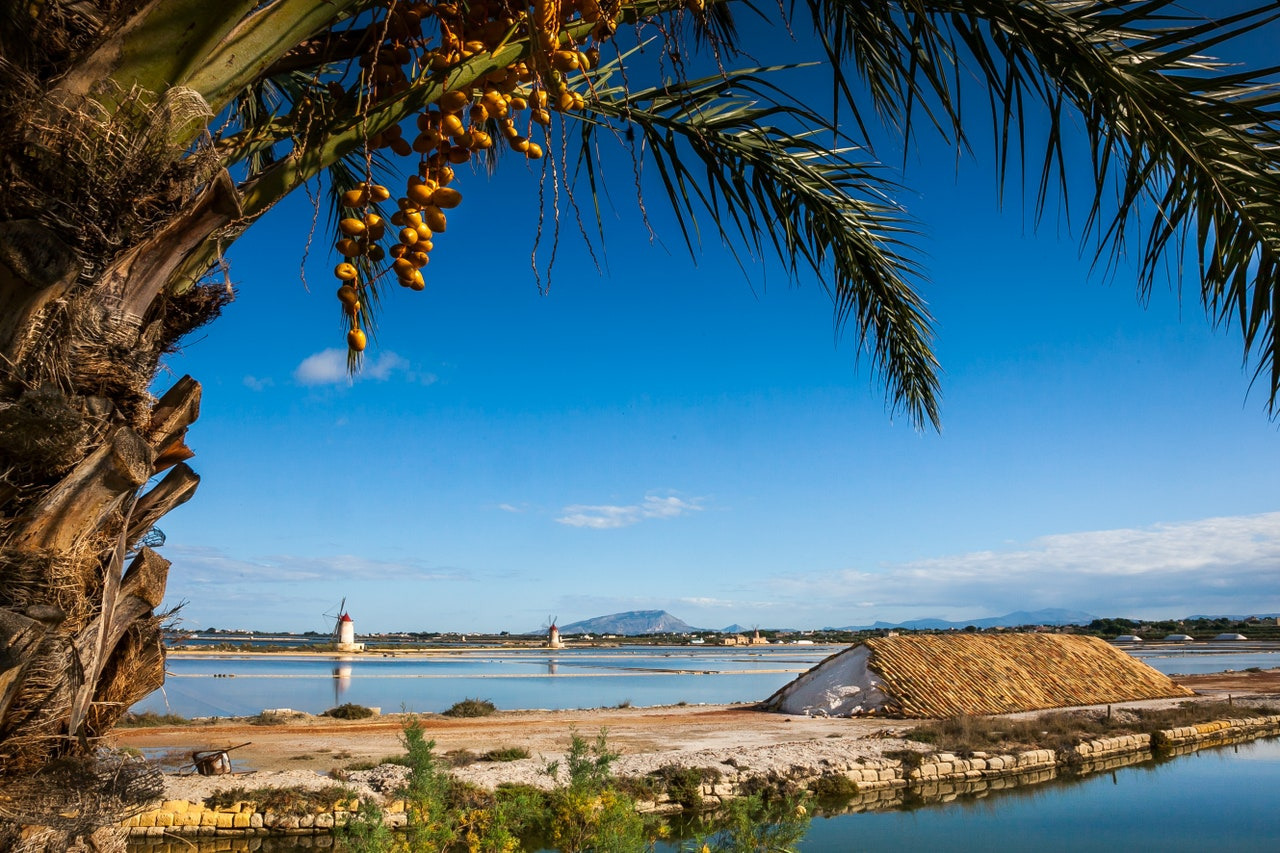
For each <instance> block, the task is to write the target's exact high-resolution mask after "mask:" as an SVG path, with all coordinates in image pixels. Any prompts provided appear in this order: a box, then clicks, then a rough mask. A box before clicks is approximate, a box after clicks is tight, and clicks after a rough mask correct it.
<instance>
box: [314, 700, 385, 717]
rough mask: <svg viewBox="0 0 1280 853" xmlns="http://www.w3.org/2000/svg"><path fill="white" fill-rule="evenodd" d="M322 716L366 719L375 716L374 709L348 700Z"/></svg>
mask: <svg viewBox="0 0 1280 853" xmlns="http://www.w3.org/2000/svg"><path fill="white" fill-rule="evenodd" d="M320 716H322V717H333V718H334V719H335V720H365V719H368V718H369V717H372V716H373V709H372V708H366V707H365V706H364V705H356V704H353V703H351V702H348V703H346V704H345V705H339V706H338V707H336V708H330V709H329V710H327V711H325V712H324V713H323V714H321V715H320Z"/></svg>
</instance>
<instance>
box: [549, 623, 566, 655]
mask: <svg viewBox="0 0 1280 853" xmlns="http://www.w3.org/2000/svg"><path fill="white" fill-rule="evenodd" d="M547 648H549V649H563V648H564V640H562V639H560V629H559V628H557V627H556V623H554V622H552V623H551V627H550V628H548V629H547Z"/></svg>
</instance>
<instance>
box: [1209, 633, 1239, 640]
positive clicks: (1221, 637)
mask: <svg viewBox="0 0 1280 853" xmlns="http://www.w3.org/2000/svg"><path fill="white" fill-rule="evenodd" d="M1213 639H1214V640H1215V641H1216V640H1230V641H1232V642H1234V641H1236V640H1247V639H1248V637H1246V636H1245V635H1244V634H1232V633H1226V634H1219V635H1218V636H1216V637H1214V638H1213Z"/></svg>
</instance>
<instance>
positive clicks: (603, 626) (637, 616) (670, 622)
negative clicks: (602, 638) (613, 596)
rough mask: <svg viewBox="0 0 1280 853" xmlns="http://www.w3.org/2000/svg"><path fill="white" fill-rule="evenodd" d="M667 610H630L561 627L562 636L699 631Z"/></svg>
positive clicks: (631, 634)
mask: <svg viewBox="0 0 1280 853" xmlns="http://www.w3.org/2000/svg"><path fill="white" fill-rule="evenodd" d="M697 630H698V629H697V628H693V627H691V626H689V625H688V624H686V623H685V622H683V621H681V620H680V619H677V618H676V617H674V616H672V615H671V614H670V613H668V612H667V611H665V610H628V611H627V612H626V613H614V614H612V615H610V616H597V617H596V618H594V619H585V620H583V621H582V622H573V623H570V624H568V625H561V626H560V633H561V634H621V635H622V636H624V637H631V636H635V635H637V634H683V633H685V632H688V631H697Z"/></svg>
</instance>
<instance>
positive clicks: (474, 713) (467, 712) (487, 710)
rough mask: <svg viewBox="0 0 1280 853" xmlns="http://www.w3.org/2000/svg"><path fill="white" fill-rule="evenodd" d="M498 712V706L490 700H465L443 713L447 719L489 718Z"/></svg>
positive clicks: (454, 704)
mask: <svg viewBox="0 0 1280 853" xmlns="http://www.w3.org/2000/svg"><path fill="white" fill-rule="evenodd" d="M497 710H498V706H497V705H494V704H493V703H492V702H490V701H489V700H488V699H463V700H462V701H461V702H455V703H453V706H452V707H451V708H449V710H447V711H444V712H443V713H444V716H446V717H487V716H489V715H490V714H492V713H493V712H494V711H497Z"/></svg>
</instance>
